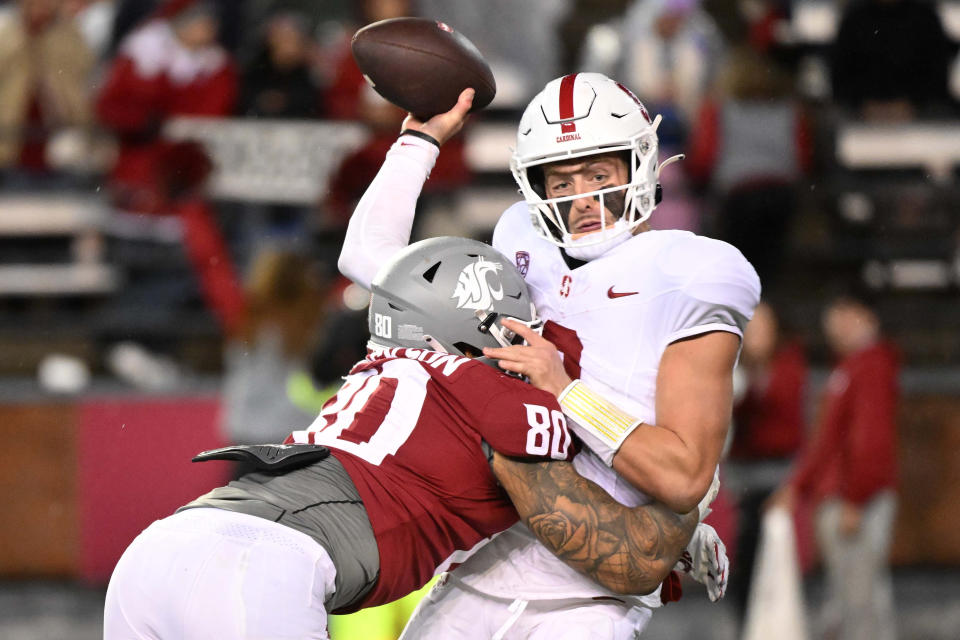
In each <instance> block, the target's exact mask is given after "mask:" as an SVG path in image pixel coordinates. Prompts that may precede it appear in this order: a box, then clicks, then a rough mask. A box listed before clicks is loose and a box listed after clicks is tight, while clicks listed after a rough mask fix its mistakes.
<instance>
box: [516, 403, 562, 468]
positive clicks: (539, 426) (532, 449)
mask: <svg viewBox="0 0 960 640" xmlns="http://www.w3.org/2000/svg"><path fill="white" fill-rule="evenodd" d="M523 406H525V407H526V408H527V424H529V425H530V430H529V431H527V453H529V454H530V455H532V456H546V455H547V454H548V453H549V455H550V457H551V458H553V459H554V460H566V458H567V450H568V449H569V448H570V442H571V440H572V438H571V437H570V431H568V430H567V419H566V417H564V415H563V414H562V413H560V412H559V411H557V410H556V409H548V408H547V407H544V406H541V405H538V404H524V405H523Z"/></svg>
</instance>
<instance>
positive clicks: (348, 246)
mask: <svg viewBox="0 0 960 640" xmlns="http://www.w3.org/2000/svg"><path fill="white" fill-rule="evenodd" d="M439 153H440V149H439V148H438V147H437V146H436V145H435V144H432V143H430V142H428V141H426V140H422V139H420V138H417V137H414V136H400V138H399V139H398V140H397V141H396V142H394V143H393V146H392V147H390V151H388V152H387V157H386V159H385V160H384V161H383V166H382V167H380V172H379V173H377V177H376V178H374V179H373V182H371V183H370V186H369V187H367V190H366V191H365V192H364V194H363V197H362V198H361V199H360V202H359V203H358V204H357V208H356V209H355V210H354V212H353V215H352V216H350V223H349V224H348V225H347V235H346V238H345V239H344V241H343V248H342V249H341V250H340V259H339V260H338V262H337V267H338V268H339V269H340V273H342V274H343V275H345V276H346V277H348V278H350V279H351V280H353V281H354V282H356V283H357V284H358V285H360V286H361V287H364V288H365V289H369V288H370V283H371V282H372V281H373V277H374V276H375V275H377V271H378V270H379V269H380V267H381V266H382V265H383V264H385V263H386V262H387V260H389V259H390V257H391V256H393V254H394V253H396V252H397V251H399V250H400V249H402V248H404V247H405V246H407V244H409V242H410V229H411V228H412V227H413V214H414V212H415V211H416V208H417V198H419V197H420V191H421V190H422V189H423V183H424V182H426V180H427V177H428V176H429V175H430V170H431V169H433V165H434V163H435V162H436V161H437V155H438V154H439Z"/></svg>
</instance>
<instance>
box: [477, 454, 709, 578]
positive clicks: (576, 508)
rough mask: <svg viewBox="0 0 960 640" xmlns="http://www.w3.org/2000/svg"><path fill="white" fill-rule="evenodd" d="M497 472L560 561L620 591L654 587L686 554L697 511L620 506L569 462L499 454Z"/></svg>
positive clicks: (523, 515)
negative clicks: (684, 511)
mask: <svg viewBox="0 0 960 640" xmlns="http://www.w3.org/2000/svg"><path fill="white" fill-rule="evenodd" d="M493 471H494V473H495V474H496V476H497V478H498V479H499V480H500V484H501V485H503V488H504V489H505V490H506V491H507V493H508V494H509V495H510V499H511V500H512V501H513V504H514V506H515V507H516V509H517V512H518V513H519V514H520V518H521V519H522V520H523V522H524V523H525V524H526V525H527V526H528V527H529V528H530V530H531V531H532V532H533V533H534V535H535V536H537V538H538V539H539V540H540V542H542V543H543V544H544V545H545V546H546V547H547V548H548V549H550V551H552V552H553V553H554V554H556V556H557V557H558V558H560V559H561V560H563V561H564V562H566V563H567V564H568V565H570V566H571V567H573V568H574V569H576V570H578V571H580V572H582V573H584V574H586V575H587V576H589V577H590V578H592V579H593V580H594V581H595V582H597V583H599V584H601V585H603V586H604V587H606V588H607V589H610V590H611V591H614V592H616V593H624V594H626V593H631V594H645V593H650V592H651V591H653V590H654V589H656V588H657V585H659V584H660V583H661V582H663V580H664V579H665V578H666V577H667V574H669V573H670V570H671V569H672V568H673V566H674V564H676V562H677V559H678V558H679V557H680V555H681V554H682V553H683V550H684V549H685V548H686V546H687V543H688V542H689V541H690V536H692V535H693V530H694V528H695V527H696V526H697V511H696V509H694V510H693V511H692V512H690V513H688V514H686V515H679V514H676V513H674V512H673V511H670V510H669V509H667V508H666V507H665V506H663V505H661V504H658V503H652V504H648V505H644V506H642V507H637V508H633V509H631V508H629V507H625V506H623V505H622V504H620V503H618V502H617V501H615V500H614V499H613V498H611V497H610V495H609V494H607V492H606V491H604V490H603V489H601V488H600V487H599V486H598V485H597V484H595V483H593V482H591V481H590V480H587V479H586V478H584V477H582V476H580V475H579V474H578V473H577V472H576V471H575V470H574V468H573V465H572V464H570V463H568V462H523V461H519V460H514V459H511V458H506V457H504V456H501V455H499V454H495V456H494V461H493Z"/></svg>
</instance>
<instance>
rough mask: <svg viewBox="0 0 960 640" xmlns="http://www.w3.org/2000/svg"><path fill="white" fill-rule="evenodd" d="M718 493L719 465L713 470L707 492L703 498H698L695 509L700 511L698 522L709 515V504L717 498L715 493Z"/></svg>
mask: <svg viewBox="0 0 960 640" xmlns="http://www.w3.org/2000/svg"><path fill="white" fill-rule="evenodd" d="M718 493H720V467H717V468H716V469H714V470H713V482H711V483H710V488H709V489H707V494H706V495H705V496H703V499H702V500H700V504H698V505H697V511H699V512H700V522H703V521H704V519H705V518H706V517H707V516H708V515H710V512H711V511H712V509H710V504H711V503H712V502H713V501H714V500H716V499H717V494H718Z"/></svg>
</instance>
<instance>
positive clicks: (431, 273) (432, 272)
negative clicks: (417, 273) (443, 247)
mask: <svg viewBox="0 0 960 640" xmlns="http://www.w3.org/2000/svg"><path fill="white" fill-rule="evenodd" d="M439 269H440V263H439V262H438V263H436V264H435V265H433V266H432V267H430V268H429V269H427V270H426V271H424V272H423V279H424V280H426V281H427V282H429V283H430V284H433V279H434V278H436V277H437V271H438V270H439Z"/></svg>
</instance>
